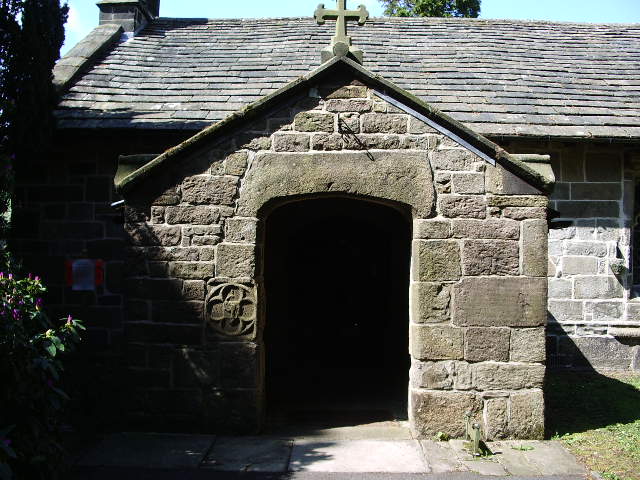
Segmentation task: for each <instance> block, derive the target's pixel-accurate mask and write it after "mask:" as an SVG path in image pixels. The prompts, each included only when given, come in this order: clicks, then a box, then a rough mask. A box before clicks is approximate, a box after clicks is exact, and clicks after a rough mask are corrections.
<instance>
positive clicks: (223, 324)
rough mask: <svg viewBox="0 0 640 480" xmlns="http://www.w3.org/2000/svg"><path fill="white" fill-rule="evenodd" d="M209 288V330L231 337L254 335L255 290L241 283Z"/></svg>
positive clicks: (207, 311) (207, 307)
mask: <svg viewBox="0 0 640 480" xmlns="http://www.w3.org/2000/svg"><path fill="white" fill-rule="evenodd" d="M208 288H209V293H208V294H207V298H206V309H207V310H206V328H207V330H209V329H211V330H213V332H214V333H219V334H223V335H227V336H230V337H239V336H244V335H249V334H252V333H253V331H254V329H255V323H256V299H255V294H254V289H253V288H250V287H247V286H246V285H241V284H239V283H223V284H218V285H216V284H211V283H209V285H208Z"/></svg>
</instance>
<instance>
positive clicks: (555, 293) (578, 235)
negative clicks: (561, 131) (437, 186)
mask: <svg viewBox="0 0 640 480" xmlns="http://www.w3.org/2000/svg"><path fill="white" fill-rule="evenodd" d="M498 141H499V142H500V143H501V145H503V146H504V147H505V148H507V149H508V150H509V151H511V152H513V153H519V152H523V153H524V152H527V153H531V152H538V153H548V154H551V157H552V161H553V169H554V172H555V175H556V181H557V183H556V189H555V192H554V193H553V195H552V197H551V201H550V204H549V205H550V208H552V209H554V210H555V211H556V212H557V213H556V214H555V218H553V221H552V222H551V223H550V231H549V306H548V309H549V326H548V329H547V335H548V337H547V340H548V358H549V366H551V367H556V368H595V369H603V370H606V369H615V370H628V369H635V370H637V369H638V368H640V347H639V346H638V341H637V340H634V339H633V338H620V337H616V336H614V335H612V333H616V332H617V331H619V330H618V329H620V328H625V329H626V328H636V329H638V328H640V302H639V301H638V300H639V299H638V297H637V291H634V285H633V284H634V280H633V263H634V258H635V259H637V258H640V255H639V254H638V252H637V249H636V251H635V252H634V249H633V239H634V238H637V237H638V235H637V234H634V231H633V226H634V224H635V222H636V220H635V218H636V216H637V214H638V208H639V206H638V205H636V199H635V196H636V195H637V193H636V185H637V181H638V180H637V168H636V164H637V163H638V160H637V159H638V151H639V150H638V146H637V145H633V144H631V145H630V144H617V145H616V144H611V143H606V144H602V143H597V142H581V143H578V142H544V141H542V142H538V141H536V142H532V141H515V140H512V141H500V140H498Z"/></svg>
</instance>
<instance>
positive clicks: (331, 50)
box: [314, 0, 369, 63]
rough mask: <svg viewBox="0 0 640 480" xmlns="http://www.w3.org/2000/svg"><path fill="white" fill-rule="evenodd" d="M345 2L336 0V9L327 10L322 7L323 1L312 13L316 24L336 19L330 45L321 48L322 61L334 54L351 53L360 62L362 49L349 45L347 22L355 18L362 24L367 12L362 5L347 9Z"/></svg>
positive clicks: (365, 19)
mask: <svg viewBox="0 0 640 480" xmlns="http://www.w3.org/2000/svg"><path fill="white" fill-rule="evenodd" d="M346 3H347V0H337V4H338V5H337V7H338V8H337V10H328V9H326V8H324V3H321V4H320V5H318V8H316V11H315V13H314V18H315V19H316V22H318V25H324V23H325V21H326V20H337V22H336V34H335V36H334V37H332V38H331V46H330V47H326V48H324V49H323V50H322V61H323V62H326V61H327V60H330V59H331V58H333V57H335V56H345V55H347V54H349V53H351V54H352V55H353V56H354V57H355V58H356V59H357V60H358V61H359V62H360V63H362V55H363V54H362V50H358V49H355V48H353V47H352V46H351V45H352V44H351V37H350V36H349V35H347V22H348V21H349V20H357V21H358V25H364V24H365V22H366V21H367V19H368V18H369V12H368V11H367V8H366V7H365V6H364V5H360V6H359V7H358V10H347V6H346Z"/></svg>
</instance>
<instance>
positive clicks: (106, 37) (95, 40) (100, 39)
mask: <svg viewBox="0 0 640 480" xmlns="http://www.w3.org/2000/svg"><path fill="white" fill-rule="evenodd" d="M123 33H124V30H123V29H122V27H121V26H120V25H111V24H105V25H100V26H98V27H96V28H94V29H93V30H92V31H91V33H89V35H87V36H86V37H85V38H84V39H82V40H81V41H80V42H79V43H78V44H77V45H76V46H75V47H73V48H72V49H71V50H70V51H69V53H67V54H66V55H65V56H64V57H62V58H61V59H60V60H59V61H58V62H57V63H56V65H55V67H54V68H53V85H54V87H55V89H56V91H57V92H58V93H59V94H62V93H64V92H65V91H66V90H68V89H69V87H70V86H71V83H72V82H73V81H74V80H76V79H77V78H78V76H79V75H80V74H81V73H82V72H84V71H86V70H87V69H88V68H89V67H90V66H91V65H92V64H93V62H94V61H95V60H96V59H97V58H98V57H99V56H100V55H102V54H103V53H104V52H105V51H106V50H108V49H109V48H111V47H112V46H113V45H114V44H115V43H116V42H118V41H119V40H120V38H121V37H122V34H123Z"/></svg>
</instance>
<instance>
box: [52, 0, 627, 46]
mask: <svg viewBox="0 0 640 480" xmlns="http://www.w3.org/2000/svg"><path fill="white" fill-rule="evenodd" d="M67 3H68V4H69V7H70V12H69V20H68V21H67V25H66V41H65V45H64V46H63V47H62V52H61V53H62V54H63V55H64V54H65V53H66V52H67V51H69V49H71V47H72V46H73V45H75V44H76V43H78V42H79V41H80V40H81V39H82V38H84V37H85V36H86V35H87V34H88V33H89V32H90V31H91V29H92V28H94V27H95V26H97V24H98V7H96V5H95V4H96V0H67ZM318 3H324V4H325V5H326V6H327V7H330V8H333V0H324V2H319V1H318V0H235V1H227V0H161V2H160V15H161V16H163V17H187V18H259V17H300V16H312V15H313V12H314V10H315V8H316V7H317V5H318ZM360 4H365V5H366V6H367V9H368V10H369V13H370V14H371V16H374V17H380V16H382V10H383V8H382V6H381V4H380V2H379V1H378V0H360V1H358V0H348V1H347V7H348V8H356V7H357V6H358V5H360ZM481 5H482V10H481V13H480V18H487V19H489V18H510V19H520V20H553V21H567V22H591V23H610V22H615V23H638V22H640V0H606V1H605V0H482V4H481Z"/></svg>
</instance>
